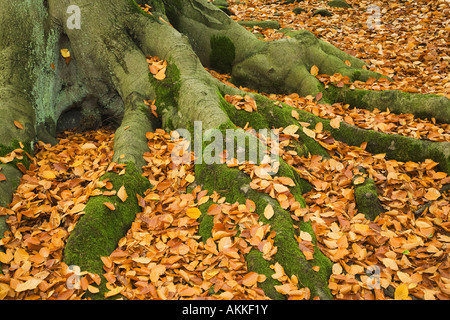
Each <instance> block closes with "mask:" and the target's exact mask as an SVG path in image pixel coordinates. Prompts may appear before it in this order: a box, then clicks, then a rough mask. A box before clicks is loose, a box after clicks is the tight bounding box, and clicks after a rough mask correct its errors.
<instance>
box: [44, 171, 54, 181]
mask: <svg viewBox="0 0 450 320" xmlns="http://www.w3.org/2000/svg"><path fill="white" fill-rule="evenodd" d="M41 177H42V178H44V179H47V180H51V179H55V178H56V175H55V174H54V173H53V171H49V170H47V171H44V172H42V173H41Z"/></svg>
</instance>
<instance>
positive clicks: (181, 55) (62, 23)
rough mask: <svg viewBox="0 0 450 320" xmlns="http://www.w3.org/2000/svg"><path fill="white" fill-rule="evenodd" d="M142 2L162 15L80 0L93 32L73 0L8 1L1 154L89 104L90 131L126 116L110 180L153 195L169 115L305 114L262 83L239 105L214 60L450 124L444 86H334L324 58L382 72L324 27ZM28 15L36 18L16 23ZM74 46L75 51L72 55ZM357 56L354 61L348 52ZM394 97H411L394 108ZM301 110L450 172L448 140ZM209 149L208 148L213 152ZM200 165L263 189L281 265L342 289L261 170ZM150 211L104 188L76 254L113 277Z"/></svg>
mask: <svg viewBox="0 0 450 320" xmlns="http://www.w3.org/2000/svg"><path fill="white" fill-rule="evenodd" d="M138 3H139V4H145V3H147V4H149V5H151V6H152V8H153V12H152V15H149V14H148V13H146V12H144V11H143V10H142V9H140V7H139V6H138V5H137V3H136V2H135V1H134V0H108V1H102V2H93V1H88V0H79V1H77V5H78V7H79V8H80V12H81V29H76V28H75V29H74V28H71V27H69V26H68V24H67V19H68V18H69V15H68V13H67V8H68V7H69V5H70V4H71V1H69V0H48V1H44V0H33V1H31V0H17V1H13V2H11V1H8V0H0V6H1V7H2V8H6V9H5V10H1V11H0V111H1V112H2V115H3V116H2V119H1V121H0V124H1V125H0V141H1V143H0V156H2V157H3V156H5V155H6V154H8V153H9V152H11V151H12V150H14V149H17V148H19V147H20V148H23V149H24V150H25V151H26V152H28V153H29V154H32V151H33V147H32V146H33V143H34V142H35V141H37V140H39V139H42V140H44V139H45V140H48V141H52V142H55V139H54V135H55V131H56V128H57V127H58V121H59V120H60V119H61V118H64V116H65V115H67V113H68V112H70V111H74V110H79V112H78V113H77V114H78V115H81V116H80V117H81V120H80V123H81V125H82V126H83V127H84V128H85V129H88V128H95V127H96V126H99V125H101V123H102V121H103V120H104V119H110V120H112V122H113V123H116V124H117V126H118V128H117V130H116V134H115V140H114V151H115V156H114V161H116V162H118V163H121V164H122V165H123V166H124V167H125V170H126V174H125V176H124V177H123V176H120V175H118V174H115V173H111V174H108V176H106V177H104V178H107V179H110V181H112V182H113V185H114V187H115V188H120V187H121V185H125V186H126V187H127V190H132V193H134V194H136V193H137V194H142V193H143V192H144V191H145V190H146V189H147V188H149V187H150V186H149V184H148V181H146V182H145V181H144V180H142V177H141V175H140V170H141V167H142V165H143V164H144V161H143V158H142V155H143V153H144V152H145V151H146V150H147V146H146V137H145V135H146V133H147V132H149V131H153V130H154V129H156V128H157V127H159V126H162V127H163V128H164V129H166V130H175V129H179V128H185V129H188V130H190V131H192V130H193V125H194V121H200V122H201V123H202V130H203V132H206V131H207V130H208V129H218V130H219V131H220V132H222V133H224V132H225V131H226V130H227V129H233V130H236V131H239V130H238V127H244V126H245V124H246V123H249V124H250V125H251V126H252V127H253V128H255V129H263V128H267V129H271V128H273V127H276V128H278V127H286V126H288V125H291V124H298V121H297V120H295V119H294V118H293V117H292V116H291V114H292V113H291V112H292V110H293V109H292V108H291V107H290V106H287V105H284V104H281V106H282V107H281V108H280V107H274V104H273V101H271V100H269V99H267V98H265V97H263V96H261V95H258V94H250V96H251V97H252V98H254V99H255V101H256V103H257V105H258V112H254V113H248V112H245V111H242V110H241V111H238V110H236V109H235V108H234V106H232V105H230V104H228V103H227V102H226V101H225V100H224V95H226V94H232V95H236V94H246V93H244V92H243V91H241V90H239V89H236V88H233V87H230V86H227V85H225V84H223V83H221V82H219V81H218V80H216V79H215V78H213V77H212V76H211V75H210V74H209V73H208V72H207V71H206V70H205V68H204V67H205V66H207V67H212V68H215V69H218V70H219V71H223V72H230V73H231V75H232V77H233V81H235V82H236V83H239V84H243V85H247V86H249V87H252V88H256V89H258V90H259V91H267V92H283V93H293V92H297V93H299V94H300V95H309V94H312V95H316V94H317V93H319V92H323V94H324V101H325V102H330V103H331V102H336V101H339V102H349V103H351V104H352V105H355V106H364V107H367V108H372V107H377V108H380V107H381V106H383V105H386V106H387V104H389V108H390V110H391V111H398V112H405V111H408V112H411V111H412V112H414V113H415V114H417V115H421V116H427V117H431V116H432V117H435V118H436V120H437V121H443V122H448V110H449V109H450V108H449V99H446V98H443V97H438V96H432V95H412V94H404V93H397V92H395V93H380V92H366V91H364V92H362V91H356V90H354V91H351V90H349V89H348V88H334V87H330V88H325V87H324V86H323V84H322V83H320V82H319V81H318V80H317V79H316V78H315V77H314V76H312V75H311V74H310V72H309V70H310V68H311V67H312V66H313V65H316V66H318V67H319V70H320V71H321V73H327V74H333V73H337V72H339V73H341V74H343V75H344V76H349V77H350V79H352V80H364V79H368V78H369V77H372V76H375V77H381V75H379V74H375V73H373V72H370V71H367V70H365V69H363V66H364V62H362V61H360V60H358V59H356V58H354V57H352V56H350V55H348V54H346V53H343V52H342V51H340V50H338V49H337V48H335V47H333V46H332V45H330V44H328V43H326V42H324V41H321V40H318V39H316V38H315V37H314V36H313V35H312V33H310V32H307V31H296V32H292V33H290V34H289V35H290V36H291V38H290V39H286V40H280V41H274V42H263V41H260V40H258V39H257V38H255V37H254V35H253V34H251V33H250V32H248V31H247V30H246V29H245V28H243V27H242V26H240V25H239V24H238V23H236V22H235V21H233V20H232V19H230V18H229V17H228V16H227V15H226V14H224V13H223V12H222V11H221V10H220V9H218V8H216V7H215V6H214V5H212V4H211V3H209V2H208V1H206V0H183V1H180V0H151V1H138ZM168 22H170V24H169V23H168ZM19 23H20V25H22V26H23V28H20V29H19V28H16V27H13V26H16V25H18V24H19ZM61 49H68V50H69V51H70V54H71V61H70V63H67V62H66V61H65V60H64V59H62V58H61V56H60V50H61ZM146 56H157V57H159V58H160V59H163V60H166V61H168V68H167V71H166V78H165V79H164V80H162V81H159V80H156V79H154V77H153V76H152V75H151V74H150V73H149V71H148V65H147V62H146ZM346 60H348V61H350V62H351V65H352V66H351V67H349V66H347V65H346V64H345V63H344V61H346ZM144 100H156V105H157V109H158V110H157V112H158V115H159V118H155V117H154V116H153V115H152V113H151V112H150V110H148V108H147V106H146V105H145V104H144ZM391 105H393V106H397V105H398V108H397V109H395V110H394V109H393V108H392V109H391ZM406 106H408V109H406ZM409 108H411V109H409ZM298 112H299V114H300V121H305V122H310V123H311V124H313V125H314V124H315V123H318V122H322V123H323V125H324V130H328V131H330V132H331V133H332V134H333V136H335V137H336V138H337V139H340V140H342V141H345V142H346V143H349V144H351V145H357V146H359V145H360V144H361V143H362V142H364V141H367V142H368V145H367V147H368V150H369V151H373V152H386V153H387V155H388V156H389V157H391V158H395V159H398V160H401V161H407V160H408V159H410V160H413V161H421V160H424V159H426V158H432V159H434V160H436V161H438V162H440V166H441V169H442V170H443V171H445V172H447V173H449V172H450V164H449V163H450V162H449V161H450V160H449V159H450V155H449V152H450V151H449V149H450V148H449V147H448V143H433V142H430V141H419V140H414V139H410V138H405V137H401V136H397V135H386V134H382V133H379V132H372V131H366V130H362V129H359V128H356V127H353V126H350V125H347V124H342V125H341V127H340V128H339V129H335V128H332V127H331V126H330V125H329V121H328V120H324V119H321V118H319V117H316V116H314V115H312V114H309V113H307V112H303V111H300V110H298ZM14 121H17V122H19V123H20V124H21V125H23V129H20V128H19V127H20V126H19V127H18V126H17V125H15V123H14ZM239 132H240V134H242V135H244V136H245V137H246V138H248V139H256V138H255V137H254V136H251V135H249V134H246V133H243V131H242V130H241V131H239ZM257 143H261V142H260V141H258V142H257ZM299 144H300V146H299V150H302V151H303V152H304V153H305V154H307V153H312V154H318V155H322V156H323V157H328V153H327V151H326V150H325V149H323V148H322V147H321V146H320V144H318V143H317V142H316V141H315V140H313V139H311V138H310V137H308V136H306V135H305V134H303V133H300V137H299ZM21 145H23V147H22V146H21ZM205 147H206V145H202V146H201V148H200V151H201V152H203V151H204V150H205ZM379 150H381V151H379ZM24 159H26V158H24ZM277 161H278V162H279V163H280V169H279V171H278V175H279V176H285V177H289V178H291V179H292V180H293V181H295V182H296V185H295V186H292V187H291V188H290V190H289V192H290V193H291V194H292V195H294V197H295V199H296V201H298V202H299V204H301V205H302V206H305V201H304V199H303V197H302V194H303V193H305V192H307V191H308V188H309V185H308V183H306V182H305V181H303V180H302V179H300V177H299V175H298V174H297V172H296V171H295V169H293V168H291V167H290V166H289V165H288V164H286V163H285V162H284V161H283V160H282V159H281V158H278V159H277ZM19 162H21V163H23V165H24V166H26V165H27V163H26V161H25V160H22V161H15V162H11V163H5V164H3V165H2V167H3V169H2V173H4V174H5V176H6V181H4V182H0V205H2V206H6V205H7V203H8V202H9V200H8V199H10V198H11V196H12V192H13V190H14V188H15V187H16V185H17V183H18V179H19V178H20V176H21V173H22V172H21V171H20V170H18V169H17V163H19ZM19 167H21V166H19ZM195 173H196V181H197V182H198V183H200V184H202V185H203V188H205V189H207V190H208V191H209V192H210V193H212V192H213V191H215V190H216V191H219V192H221V193H223V195H224V196H225V197H226V198H227V200H228V201H229V202H234V201H239V202H245V199H251V200H253V201H254V202H255V204H256V206H257V208H256V212H257V213H259V214H260V220H261V221H262V222H263V223H269V224H271V226H272V230H275V232H276V233H277V235H276V238H275V244H276V245H277V246H278V253H277V254H276V255H275V258H274V259H275V260H274V261H272V262H275V261H276V262H279V263H280V264H281V265H282V266H283V267H284V269H285V270H286V273H287V274H288V275H289V276H292V275H296V276H297V278H298V279H299V283H300V284H302V285H303V286H306V287H308V288H309V289H310V290H311V293H312V295H311V296H312V297H316V296H317V297H320V298H321V299H332V296H331V293H330V291H329V289H328V277H329V275H330V274H331V262H330V261H329V260H328V259H327V258H326V257H325V256H324V255H323V254H322V253H321V252H320V250H319V248H318V247H317V245H316V240H315V237H314V232H313V230H312V227H311V225H310V223H306V222H297V221H294V220H293V219H292V218H291V214H290V213H289V211H288V210H285V209H283V208H281V206H280V205H279V204H278V203H277V202H276V201H274V199H272V198H271V197H269V196H268V195H266V194H264V193H260V192H257V191H255V190H249V188H248V185H249V183H250V181H251V179H250V178H249V177H248V176H247V175H245V174H244V173H242V172H241V171H239V170H238V169H233V168H228V167H227V166H226V165H223V164H222V165H218V164H216V165H207V164H198V165H196V167H195ZM242 190H247V191H246V192H242ZM104 202H112V203H116V204H117V208H118V210H117V219H109V218H108V217H109V215H108V210H109V209H108V208H106V207H104V206H103V205H102V203H104ZM268 203H270V204H271V205H272V206H273V208H274V210H275V211H276V217H277V218H275V219H271V220H270V221H268V220H267V219H265V218H264V216H263V215H262V212H263V210H264V208H265V207H266V205H267V204H268ZM138 210H139V207H138V204H137V200H136V197H128V199H127V201H126V202H125V203H121V202H120V201H118V200H117V199H116V197H115V196H111V197H103V196H102V197H93V198H91V199H90V200H89V201H88V204H87V206H86V210H85V211H86V214H85V215H84V216H83V217H82V218H81V219H80V221H79V223H78V224H77V226H76V228H75V230H74V231H73V232H72V234H71V236H70V237H69V239H68V241H67V245H66V248H65V261H66V262H67V263H68V264H75V265H78V266H81V267H82V268H85V269H86V270H88V271H91V272H95V273H100V274H101V273H102V264H101V260H100V257H101V256H106V255H108V254H109V253H110V252H111V251H112V250H114V248H115V246H116V245H117V241H118V239H120V238H121V237H122V236H123V235H124V233H125V232H126V230H127V228H128V227H129V225H130V223H131V222H132V221H133V219H134V215H135V214H136V213H137V211H138ZM203 221H204V222H203ZM203 221H202V224H201V226H200V228H201V229H202V230H203V231H202V232H203V233H204V234H206V235H207V234H208V228H209V233H210V232H211V228H210V227H208V223H207V219H204V220H203ZM294 225H295V226H296V227H298V229H296V228H294V227H293V226H294ZM299 230H302V231H305V232H308V233H310V234H311V236H312V237H313V244H314V257H313V260H308V259H306V257H305V255H304V254H303V253H302V252H301V250H300V249H299V247H298V244H297V242H296V240H295V236H297V234H296V233H297V232H298V231H299ZM247 262H248V268H249V269H250V270H255V271H256V272H259V273H264V274H267V278H268V279H270V281H268V282H267V283H264V284H262V285H261V286H262V288H263V289H264V290H265V292H266V294H267V295H268V296H269V297H272V298H283V297H282V296H281V295H280V294H279V293H278V292H276V290H274V285H276V282H274V281H272V278H271V277H270V276H271V272H272V273H273V271H271V269H270V268H269V262H268V261H265V260H264V259H262V257H261V256H260V255H259V254H258V252H255V251H253V252H251V253H250V254H249V256H248V259H247ZM272 262H271V263H272ZM312 266H319V267H320V271H319V272H316V271H313V270H312ZM97 297H100V298H101V295H100V296H97Z"/></svg>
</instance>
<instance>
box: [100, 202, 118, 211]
mask: <svg viewBox="0 0 450 320" xmlns="http://www.w3.org/2000/svg"><path fill="white" fill-rule="evenodd" d="M103 204H104V205H105V206H106V207H107V208H108V209H109V210H111V211H114V210H116V207H115V206H114V205H113V204H112V203H111V202H104V203H103Z"/></svg>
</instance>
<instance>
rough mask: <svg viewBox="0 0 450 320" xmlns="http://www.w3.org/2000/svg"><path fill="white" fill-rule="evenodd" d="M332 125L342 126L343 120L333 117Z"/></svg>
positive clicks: (335, 127)
mask: <svg viewBox="0 0 450 320" xmlns="http://www.w3.org/2000/svg"><path fill="white" fill-rule="evenodd" d="M330 126H331V127H332V128H334V129H339V127H340V126H341V120H339V119H338V118H333V119H331V120H330Z"/></svg>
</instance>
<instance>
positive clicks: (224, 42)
mask: <svg viewBox="0 0 450 320" xmlns="http://www.w3.org/2000/svg"><path fill="white" fill-rule="evenodd" d="M210 44H211V54H210V57H209V63H210V65H211V67H212V68H214V69H216V70H217V71H219V72H222V73H231V69H232V67H233V63H234V59H235V58H236V48H235V46H234V44H233V41H231V39H230V38H228V37H225V36H212V37H211V40H210Z"/></svg>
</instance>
